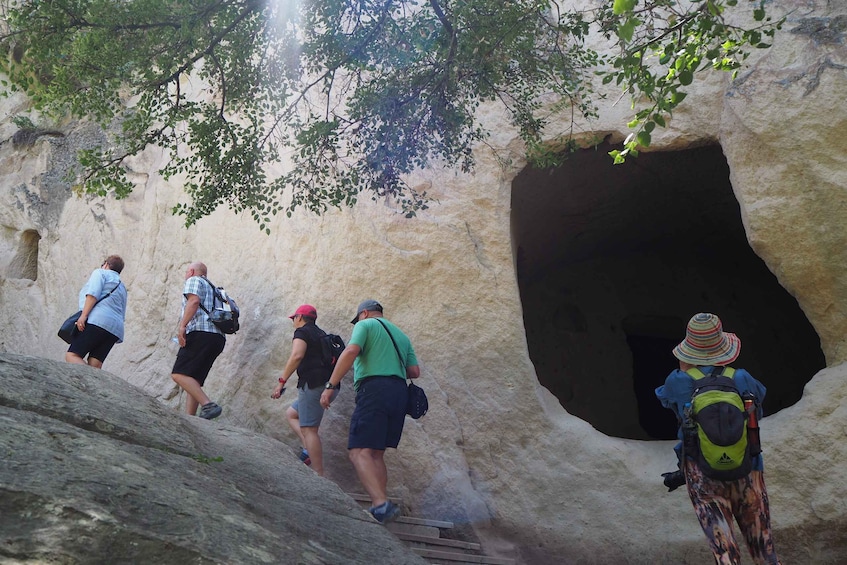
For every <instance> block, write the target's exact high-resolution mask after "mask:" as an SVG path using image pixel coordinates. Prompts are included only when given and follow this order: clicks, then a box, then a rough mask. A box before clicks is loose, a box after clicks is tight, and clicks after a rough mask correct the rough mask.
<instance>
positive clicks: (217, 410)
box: [200, 402, 223, 420]
mask: <svg viewBox="0 0 847 565" xmlns="http://www.w3.org/2000/svg"><path fill="white" fill-rule="evenodd" d="M221 412H223V408H221V407H220V406H218V405H217V404H215V403H214V402H210V403H208V404H204V405H203V407H202V408H201V409H200V417H201V418H203V419H205V420H212V419H214V418H217V417H218V416H220V415H221Z"/></svg>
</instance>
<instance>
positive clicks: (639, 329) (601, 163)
mask: <svg viewBox="0 0 847 565" xmlns="http://www.w3.org/2000/svg"><path fill="white" fill-rule="evenodd" d="M611 149H612V147H610V146H607V145H601V146H598V147H597V148H595V149H586V150H582V151H578V152H577V153H575V154H573V155H572V156H571V157H570V158H569V160H568V161H567V162H566V163H565V164H564V165H562V166H561V167H557V168H553V169H543V170H542V169H533V168H527V169H525V170H524V171H522V172H521V173H520V174H519V175H518V176H517V177H516V178H515V180H514V182H513V185H512V238H513V245H514V250H515V258H516V259H515V263H516V269H517V277H518V285H519V288H520V293H521V302H522V304H523V310H524V327H525V329H526V336H527V345H528V347H529V354H530V358H531V359H532V362H533V364H534V365H535V369H536V374H537V375H538V379H539V381H540V382H541V384H542V385H543V386H545V387H546V388H547V389H549V390H550V391H551V392H552V393H553V394H554V395H556V397H557V398H558V399H559V402H560V403H561V404H562V406H563V407H564V408H565V409H566V410H567V411H568V412H569V413H571V414H573V415H575V416H578V417H580V418H582V419H583V420H586V421H587V422H589V423H590V424H592V425H593V426H594V427H595V428H596V429H598V430H599V431H601V432H603V433H605V434H608V435H612V436H617V437H624V438H633V439H669V438H672V437H674V435H675V426H676V424H675V419H674V417H673V415H672V414H671V412H670V411H669V410H667V409H665V408H663V407H661V405H660V404H659V403H658V401H657V400H656V398H655V396H654V395H653V389H655V387H656V386H658V385H660V384H662V383H663V382H664V379H665V377H666V376H667V374H668V373H669V372H670V371H671V370H672V369H674V368H676V367H677V366H678V365H677V361H676V359H675V358H674V357H673V356H672V355H671V351H670V350H671V349H672V348H673V347H674V345H676V344H677V343H679V342H680V341H681V340H682V339H683V338H684V337H685V324H686V323H687V322H688V319H689V318H690V317H691V316H692V315H693V314H695V313H697V312H714V313H715V314H717V315H718V316H720V317H721V319H722V321H723V324H724V328H725V329H726V330H727V331H730V332H734V333H737V334H738V336H739V337H740V338H741V343H742V348H741V356H740V357H739V359H738V361H737V362H736V363H734V365H735V366H736V367H741V368H745V369H747V370H748V371H750V372H751V373H752V374H753V376H754V377H756V378H758V379H759V380H761V381H762V382H763V383H764V384H765V386H766V387H767V388H768V395H767V398H766V400H765V406H764V408H765V413H766V414H771V413H774V412H777V411H778V410H780V409H782V408H784V407H786V406H790V405H792V404H794V403H795V402H797V400H799V399H800V397H801V396H802V394H803V387H804V385H805V384H806V383H807V382H808V381H809V380H810V379H811V378H812V377H813V376H814V374H815V373H816V372H817V371H819V370H820V369H822V368H823V367H824V366H825V359H824V355H823V351H822V350H821V347H820V339H819V337H818V335H817V333H816V332H815V330H814V328H813V327H812V326H811V324H810V323H809V321H808V320H807V319H806V317H805V315H804V314H803V312H802V310H801V309H800V307H799V305H798V304H797V301H796V300H795V299H794V298H793V297H792V296H791V295H790V294H789V293H788V292H787V291H786V290H785V289H784V288H782V287H781V286H780V284H779V282H778V281H777V279H776V277H774V275H773V274H772V273H771V272H770V271H769V270H768V268H767V266H766V265H765V264H764V262H763V261H762V260H761V259H759V257H758V256H757V255H756V254H755V253H754V252H753V250H752V249H751V248H750V246H749V244H748V242H747V238H746V235H745V232H744V227H743V226H742V223H741V213H740V209H739V206H738V202H737V201H736V199H735V196H734V194H733V192H732V185H731V184H730V181H729V167H728V165H727V163H726V159H725V158H724V156H723V153H722V152H721V149H720V147H719V146H709V147H700V148H697V149H689V150H685V151H675V152H657V153H642V154H641V155H640V156H639V157H638V158H636V159H633V158H630V159H629V160H627V162H626V163H625V164H623V165H617V166H613V165H612V164H611V158H610V157H609V156H608V154H607V153H608V151H610V150H611Z"/></svg>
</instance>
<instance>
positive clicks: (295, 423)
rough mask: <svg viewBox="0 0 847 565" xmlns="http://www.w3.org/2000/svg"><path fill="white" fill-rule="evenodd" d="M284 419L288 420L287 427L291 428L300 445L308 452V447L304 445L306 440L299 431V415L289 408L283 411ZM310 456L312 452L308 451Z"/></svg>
mask: <svg viewBox="0 0 847 565" xmlns="http://www.w3.org/2000/svg"><path fill="white" fill-rule="evenodd" d="M285 419H286V420H288V425H289V426H291V429H292V430H294V433H295V434H297V437H299V438H300V445H302V446H303V447H305V448H306V449H307V450H308V449H309V446H308V445H306V439H305V438H304V437H303V431H302V430H301V429H300V414H299V413H298V412H297V410H295V409H294V408H292V407H291V406H289V407H288V410H286V411H285ZM311 454H312V452H311V451H309V455H311Z"/></svg>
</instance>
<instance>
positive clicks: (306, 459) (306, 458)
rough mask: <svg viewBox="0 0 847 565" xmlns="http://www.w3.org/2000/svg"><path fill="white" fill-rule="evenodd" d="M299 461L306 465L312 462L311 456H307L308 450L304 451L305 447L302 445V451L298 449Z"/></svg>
mask: <svg viewBox="0 0 847 565" xmlns="http://www.w3.org/2000/svg"><path fill="white" fill-rule="evenodd" d="M300 461H302V462H303V463H305V464H306V465H311V464H312V458H311V457H309V452H308V451H306V448H305V447H303V448H302V451H300Z"/></svg>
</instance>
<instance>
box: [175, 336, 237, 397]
mask: <svg viewBox="0 0 847 565" xmlns="http://www.w3.org/2000/svg"><path fill="white" fill-rule="evenodd" d="M224 345H226V338H225V337H224V336H223V334H216V333H212V332H189V333H188V334H186V336H185V347H180V348H179V353H177V354H176V361H175V362H174V368H173V370H171V373H176V374H177V375H188V376H189V377H191V378H192V379H194V380H195V381H197V382H198V383H200V386H203V384H204V383H205V382H206V377H208V376H209V371H210V370H211V369H212V364H213V363H214V362H215V359H217V358H218V355H220V354H221V351H223V350H224Z"/></svg>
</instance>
